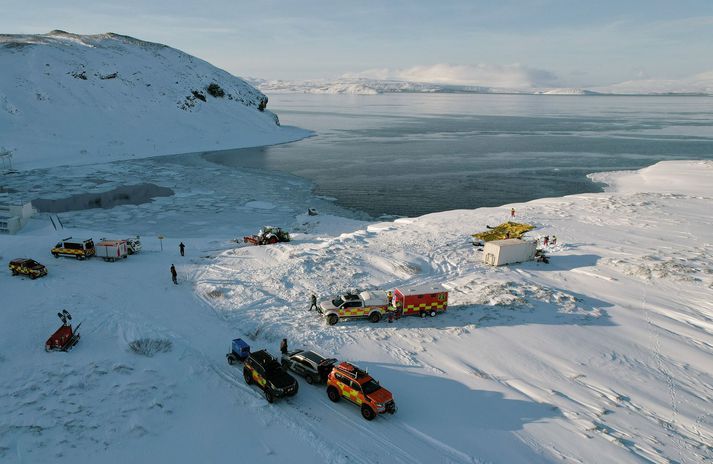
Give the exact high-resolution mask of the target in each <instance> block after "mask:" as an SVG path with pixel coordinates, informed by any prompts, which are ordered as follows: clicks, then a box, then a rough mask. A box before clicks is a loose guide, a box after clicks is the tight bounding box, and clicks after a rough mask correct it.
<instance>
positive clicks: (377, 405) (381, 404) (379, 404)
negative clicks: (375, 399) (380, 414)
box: [376, 403, 384, 408]
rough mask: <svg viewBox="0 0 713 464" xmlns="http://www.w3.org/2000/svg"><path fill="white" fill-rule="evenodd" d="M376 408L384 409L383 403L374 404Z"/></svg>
mask: <svg viewBox="0 0 713 464" xmlns="http://www.w3.org/2000/svg"><path fill="white" fill-rule="evenodd" d="M376 407H377V408H383V407H384V403H376Z"/></svg>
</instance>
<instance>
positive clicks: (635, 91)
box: [245, 73, 713, 96]
mask: <svg viewBox="0 0 713 464" xmlns="http://www.w3.org/2000/svg"><path fill="white" fill-rule="evenodd" d="M708 74H710V76H709V75H708ZM708 74H701V75H699V76H696V78H698V79H695V78H694V79H689V80H669V81H664V80H640V81H629V82H624V83H621V84H614V85H610V86H604V87H595V88H592V89H582V88H503V87H485V86H477V85H452V84H438V83H427V82H409V81H397V80H379V79H368V78H338V79H333V80H327V79H320V80H306V81H287V80H267V79H259V78H245V80H246V81H247V82H249V83H250V84H252V85H253V86H255V87H256V88H258V89H260V90H261V91H262V92H265V93H311V94H352V95H377V94H384V93H476V94H517V95H592V96H594V95H693V96H709V95H713V73H708Z"/></svg>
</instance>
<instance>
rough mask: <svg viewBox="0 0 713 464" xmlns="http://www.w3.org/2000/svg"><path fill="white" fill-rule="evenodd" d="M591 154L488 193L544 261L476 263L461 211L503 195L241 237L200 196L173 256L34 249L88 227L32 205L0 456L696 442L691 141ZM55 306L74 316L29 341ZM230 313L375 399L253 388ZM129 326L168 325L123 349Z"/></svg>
mask: <svg viewBox="0 0 713 464" xmlns="http://www.w3.org/2000/svg"><path fill="white" fill-rule="evenodd" d="M593 177H594V178H595V180H599V181H607V182H609V183H610V185H611V187H610V191H608V192H604V193H598V194H584V195H575V196H568V197H564V198H550V199H541V200H536V201H532V202H529V203H525V204H517V205H512V206H514V207H515V209H516V211H517V213H516V214H517V219H519V220H522V221H527V222H530V223H532V224H534V225H536V226H537V228H536V229H535V230H534V231H532V232H530V235H531V236H532V237H541V236H544V235H549V236H553V235H556V236H557V239H558V242H557V244H556V245H555V246H551V247H549V249H548V253H549V254H550V255H551V262H550V264H548V265H545V264H536V263H525V264H520V265H513V266H508V267H502V268H490V267H486V266H484V265H483V264H481V254H480V252H479V251H478V250H477V249H476V248H475V247H473V246H472V245H471V243H470V240H469V238H470V234H471V233H473V232H477V231H480V230H484V228H485V226H486V225H488V224H490V225H492V224H496V223H499V222H502V221H503V220H506V219H507V217H508V215H509V211H510V206H511V205H506V206H504V207H501V208H481V209H477V210H461V211H451V212H443V213H436V214H431V215H427V216H423V217H420V218H413V219H406V218H404V219H399V220H396V221H395V222H387V223H379V224H370V225H363V226H360V227H357V229H356V230H354V229H353V228H352V229H349V227H350V226H351V227H354V224H355V223H354V222H351V223H348V224H346V223H342V222H340V221H338V220H335V219H333V218H329V217H325V216H314V217H309V216H306V215H305V216H302V217H300V218H297V219H296V220H295V222H296V223H299V224H300V225H301V226H302V230H309V231H310V233H308V234H307V233H302V234H295V241H294V242H292V243H289V244H280V245H276V246H271V247H252V248H250V247H236V246H235V244H232V243H230V242H229V241H228V240H227V238H229V237H232V236H233V234H232V230H221V228H220V227H221V226H220V223H221V221H220V218H219V217H216V221H215V229H214V232H213V234H212V235H211V236H206V237H205V238H203V239H195V240H193V239H192V240H190V241H189V242H188V243H187V244H188V248H187V256H186V257H185V258H181V257H179V256H178V254H177V244H178V241H179V240H178V239H175V240H174V239H167V240H164V241H163V249H164V251H160V250H161V248H160V247H161V245H160V244H159V242H158V240H156V239H153V238H151V237H146V238H145V239H144V242H145V248H146V249H145V252H142V254H140V255H137V256H132V257H130V258H129V259H128V260H126V261H123V262H117V263H104V262H101V261H98V260H90V261H87V262H80V261H75V260H69V259H59V260H54V259H53V258H51V257H50V255H49V253H48V249H49V246H50V245H51V244H52V243H53V242H54V240H55V239H56V238H58V237H60V234H64V235H61V236H66V235H70V234H71V235H75V236H89V235H92V236H94V237H95V238H96V237H99V236H111V235H112V233H111V231H106V230H103V231H102V230H72V231H61V232H54V231H53V230H51V228H50V229H49V230H48V229H47V227H49V226H47V223H46V222H45V221H42V222H41V221H39V220H38V221H35V222H34V223H33V224H32V226H31V227H30V228H29V229H28V230H26V231H25V232H24V233H23V234H22V235H19V236H14V237H8V236H0V255H2V261H3V262H6V261H7V260H8V259H10V258H12V257H15V256H16V255H20V254H23V255H28V256H33V257H35V258H38V259H40V260H43V261H45V263H46V264H47V265H48V266H49V272H50V273H49V275H48V276H47V277H46V278H42V279H39V280H35V281H31V280H29V279H24V278H20V277H11V276H10V275H9V273H8V272H4V273H2V274H0V294H2V295H3V303H2V312H3V316H4V317H5V321H6V322H5V323H4V324H2V325H0V340H2V344H0V372H2V376H0V410H1V411H2V414H1V415H0V461H1V462H3V463H6V462H7V463H12V464H14V463H25V462H57V463H64V462H71V463H73V464H81V463H84V462H87V463H89V462H103V463H113V462H117V463H119V462H137V463H143V462H168V461H170V462H226V461H230V460H235V459H236V457H239V459H240V460H241V461H245V462H276V463H277V462H279V463H284V462H295V463H302V462H333V463H349V462H359V463H367V462H368V463H375V462H384V463H413V462H423V463H433V462H452V463H487V462H496V463H537V462H585V463H600V462H601V463H603V462H607V463H608V462H616V463H639V462H656V463H672V462H679V463H684V462H689V463H693V462H696V463H697V462H706V461H710V460H711V459H713V448H711V443H713V408H712V407H711V404H712V401H713V377H712V376H711V359H713V358H712V356H713V305H712V303H711V301H712V299H711V294H712V293H713V245H712V244H713V232H712V231H713V218H712V217H711V215H710V211H711V210H712V209H713V163H711V162H710V161H707V162H705V161H704V162H663V163H659V164H657V165H655V166H653V167H650V168H647V169H644V170H641V171H639V172H626V173H614V174H611V173H610V174H601V175H600V174H598V175H596V176H593ZM67 214H71V213H67ZM130 220H131V219H130V218H129V219H127V221H130ZM305 222H309V223H310V224H309V225H308V226H305V225H304V224H303V223H305ZM283 224H284V225H287V224H289V222H288V218H285V221H284V222H283ZM293 225H296V224H293ZM123 227H126V228H127V230H128V228H129V227H130V224H128V223H127V224H124V225H123ZM97 229H100V227H97ZM171 263H175V264H176V266H177V267H178V270H179V284H180V285H178V286H174V285H173V284H171V283H170V276H169V274H168V267H169V266H170V264H171ZM435 282H441V283H443V284H445V285H446V286H447V287H448V288H449V289H450V305H449V310H448V312H447V313H446V314H444V315H441V316H438V317H437V318H427V319H418V318H408V319H402V320H399V321H397V322H395V323H393V324H388V323H386V322H381V323H378V324H371V323H369V322H366V321H355V322H345V323H342V322H340V323H339V324H337V325H336V326H331V327H330V326H326V325H325V324H324V322H323V321H322V320H321V319H320V318H319V317H318V316H317V315H316V314H315V313H313V312H312V313H310V312H308V311H307V306H308V295H309V294H310V293H312V292H315V293H317V294H318V295H320V296H326V295H329V294H332V293H334V292H336V291H339V290H344V289H347V288H355V287H361V288H388V287H391V286H394V285H402V284H417V283H435ZM65 307H66V308H68V309H69V310H70V311H72V312H73V313H74V315H75V318H76V319H77V320H83V321H84V323H83V325H82V327H83V335H82V340H81V341H80V343H79V345H78V346H77V347H76V348H75V350H74V351H73V352H71V353H69V354H57V353H53V354H47V353H44V351H43V349H42V343H43V342H44V340H45V339H46V337H47V336H48V335H49V334H50V333H51V332H52V331H53V330H54V329H55V328H56V325H55V323H56V322H58V321H57V320H56V318H55V316H54V313H55V312H56V311H57V310H58V309H61V308H65ZM236 336H240V337H243V338H245V339H247V340H249V342H250V344H251V345H252V346H253V347H255V348H261V347H267V348H268V349H269V350H270V351H272V352H273V353H276V352H277V347H278V343H279V340H280V339H281V338H283V337H287V338H288V339H289V341H290V346H292V347H295V348H296V347H301V346H307V347H310V348H315V349H318V350H320V351H322V352H324V353H326V354H330V355H334V356H336V357H338V358H340V359H346V360H351V361H354V362H356V363H358V364H361V365H362V366H364V367H368V368H369V371H370V372H371V373H372V374H373V375H374V376H375V377H376V378H378V379H379V380H380V381H381V383H382V385H384V386H385V387H387V388H389V389H390V390H391V391H392V392H393V393H394V396H395V399H396V402H397V404H398V406H399V411H398V412H397V413H396V414H395V415H394V416H390V417H381V418H378V419H377V420H375V421H374V422H370V423H368V422H366V421H364V420H363V419H361V417H360V416H359V411H358V409H357V408H355V407H353V406H351V405H349V404H345V402H340V403H337V404H333V403H331V402H330V401H329V400H328V399H327V397H326V395H325V391H324V388H323V387H316V386H309V385H307V384H306V383H304V382H302V383H301V387H300V392H299V394H298V395H297V396H296V397H294V398H292V399H290V400H288V401H282V402H279V403H277V404H274V405H268V404H267V403H266V402H265V400H264V398H263V397H262V396H261V395H260V394H259V392H258V391H257V390H256V389H255V388H252V387H248V386H246V385H245V383H244V382H243V380H242V373H241V370H240V368H239V367H237V368H236V367H231V366H228V365H227V363H226V362H225V358H224V354H225V352H226V351H227V349H228V345H229V342H230V339H231V338H233V337H236ZM137 340H153V341H157V342H159V341H161V342H163V344H158V345H157V346H164V347H165V346H166V345H167V344H166V342H170V349H167V350H166V351H165V352H164V351H157V352H151V351H148V352H147V351H145V350H143V351H142V350H140V351H141V352H142V353H143V354H139V353H136V352H135V351H133V350H131V349H130V348H129V345H130V344H131V342H135V341H137ZM142 346H145V347H150V346H151V345H150V343H144V344H143V345H142ZM147 354H149V355H151V356H146V355H147Z"/></svg>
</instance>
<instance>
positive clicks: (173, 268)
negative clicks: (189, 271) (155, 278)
mask: <svg viewBox="0 0 713 464" xmlns="http://www.w3.org/2000/svg"><path fill="white" fill-rule="evenodd" d="M177 277H178V273H177V272H176V266H174V265H173V264H171V279H173V283H174V284H176V285H178V279H177Z"/></svg>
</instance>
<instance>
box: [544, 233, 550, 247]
mask: <svg viewBox="0 0 713 464" xmlns="http://www.w3.org/2000/svg"><path fill="white" fill-rule="evenodd" d="M544 244H545V246H547V245H549V244H550V236H549V235H545V241H544Z"/></svg>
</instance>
